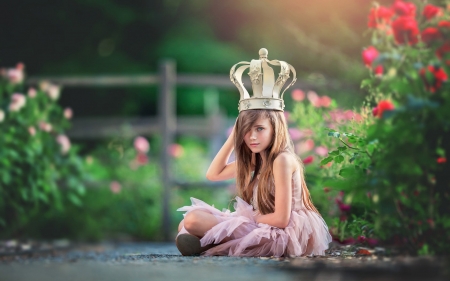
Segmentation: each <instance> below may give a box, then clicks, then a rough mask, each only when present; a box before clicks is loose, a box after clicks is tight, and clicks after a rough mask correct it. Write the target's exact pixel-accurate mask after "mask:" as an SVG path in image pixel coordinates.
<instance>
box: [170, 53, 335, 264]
mask: <svg viewBox="0 0 450 281" xmlns="http://www.w3.org/2000/svg"><path fill="white" fill-rule="evenodd" d="M269 64H271V65H280V66H281V73H280V76H279V78H278V80H280V77H281V80H284V81H282V83H278V80H277V82H275V81H274V78H273V70H272V69H271V68H270V67H269V66H268V65H269ZM255 66H256V67H255ZM284 66H286V67H287V71H286V68H284V69H283V67H284ZM235 67H236V65H235V66H233V68H232V69H231V78H232V81H233V79H234V81H233V82H234V83H235V84H236V85H237V86H238V89H239V90H240V92H241V100H240V102H239V109H240V113H239V116H238V118H237V120H236V124H235V127H234V129H233V131H232V133H231V134H230V136H229V137H228V139H227V140H226V142H225V144H224V145H223V146H222V148H221V149H220V151H219V152H218V153H217V155H216V157H215V158H214V160H213V161H212V163H211V165H210V167H209V169H208V171H207V174H206V177H207V178H208V179H209V180H212V181H222V180H227V179H231V178H236V185H237V190H238V194H239V197H236V204H235V206H234V208H235V212H230V211H229V210H226V211H223V212H222V211H220V210H218V209H216V208H214V207H212V206H210V205H208V204H206V203H205V202H203V201H201V200H198V199H194V198H191V200H192V206H185V207H183V208H180V209H179V211H186V214H185V217H184V219H183V220H182V221H181V222H180V225H179V229H178V231H179V234H178V236H177V239H176V244H177V247H178V249H179V251H180V252H181V254H183V255H185V256H188V255H197V254H203V255H224V256H226V255H228V256H275V257H281V256H287V257H291V256H303V255H324V252H325V250H326V249H328V244H329V243H330V242H331V236H330V234H329V232H328V227H327V225H326V223H325V222H324V220H323V219H322V217H321V216H320V214H319V212H318V211H317V209H316V208H315V207H314V205H313V203H312V201H311V198H310V194H309V191H308V188H307V187H306V183H305V179H304V176H303V165H302V162H301V160H300V158H299V157H298V156H297V155H296V154H295V153H294V152H293V144H292V140H291V139H290V137H289V134H288V128H287V124H286V120H285V117H284V114H283V112H282V110H283V108H284V102H283V100H282V97H283V94H281V98H279V93H280V89H281V87H282V86H283V84H284V83H285V82H286V79H287V77H289V71H292V72H293V73H294V80H293V82H295V70H294V69H293V68H292V66H290V65H289V64H287V63H285V62H282V61H275V60H274V61H269V60H267V50H265V49H261V50H260V60H252V62H251V63H250V68H251V71H250V78H251V80H252V84H253V85H252V86H253V92H254V97H252V98H250V96H249V95H248V93H247V91H246V90H245V88H244V87H243V86H242V82H241V81H240V79H241V77H240V76H241V75H242V72H243V70H245V69H246V68H248V65H247V66H241V67H239V68H238V69H237V70H236V71H235ZM261 70H264V73H262V71H261ZM270 70H272V73H270ZM258 71H260V72H258ZM283 71H284V72H283ZM286 72H287V77H286V76H283V75H285V74H286ZM261 76H262V77H261ZM261 78H263V79H261ZM258 79H259V81H257V80H258ZM261 80H262V81H261ZM263 81H264V82H263ZM261 82H263V83H261ZM293 82H292V83H291V85H292V84H293ZM279 84H281V86H280V85H279ZM267 89H270V91H268V90H267ZM283 93H284V92H283ZM233 149H234V151H235V158H236V160H235V161H233V162H231V163H228V159H229V157H230V155H231V153H232V151H233Z"/></svg>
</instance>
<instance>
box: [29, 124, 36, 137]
mask: <svg viewBox="0 0 450 281" xmlns="http://www.w3.org/2000/svg"><path fill="white" fill-rule="evenodd" d="M28 133H30V135H32V136H34V135H36V128H34V127H33V126H30V127H28Z"/></svg>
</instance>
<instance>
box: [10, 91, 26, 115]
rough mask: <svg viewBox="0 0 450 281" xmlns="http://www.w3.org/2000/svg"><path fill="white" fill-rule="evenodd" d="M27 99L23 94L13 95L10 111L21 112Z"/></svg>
mask: <svg viewBox="0 0 450 281" xmlns="http://www.w3.org/2000/svg"><path fill="white" fill-rule="evenodd" d="M26 101H27V99H26V98H25V96H24V95H22V94H17V93H16V94H13V95H12V96H11V103H10V105H9V110H10V111H19V110H20V109H21V108H22V107H24V106H25V104H26Z"/></svg>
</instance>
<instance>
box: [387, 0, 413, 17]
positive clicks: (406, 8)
mask: <svg viewBox="0 0 450 281" xmlns="http://www.w3.org/2000/svg"><path fill="white" fill-rule="evenodd" d="M391 8H392V9H393V10H394V11H395V13H396V14H397V15H399V16H407V17H415V16H416V5H414V4H413V3H411V2H403V0H395V2H394V4H392V7H391Z"/></svg>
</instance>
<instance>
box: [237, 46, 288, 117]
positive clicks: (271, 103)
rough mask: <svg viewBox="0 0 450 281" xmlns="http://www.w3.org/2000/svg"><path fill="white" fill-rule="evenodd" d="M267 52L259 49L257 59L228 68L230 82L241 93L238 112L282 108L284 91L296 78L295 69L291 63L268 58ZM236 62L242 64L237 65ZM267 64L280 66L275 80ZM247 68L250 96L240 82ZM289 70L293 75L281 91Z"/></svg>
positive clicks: (281, 109)
mask: <svg viewBox="0 0 450 281" xmlns="http://www.w3.org/2000/svg"><path fill="white" fill-rule="evenodd" d="M268 53H269V52H268V51H267V49H265V48H262V49H261V50H259V60H252V61H251V62H247V61H241V62H238V63H237V64H235V65H233V67H232V68H231V70H230V79H231V82H233V83H234V85H236V87H237V88H238V90H239V93H240V94H241V98H240V100H239V105H238V109H239V112H241V111H244V110H248V109H272V110H280V111H283V109H284V101H283V95H284V92H285V91H286V90H287V89H288V88H289V87H291V86H292V85H293V84H294V83H295V81H296V80H297V77H296V73H295V69H294V68H293V67H292V65H290V64H288V63H286V62H284V61H279V60H272V61H270V60H268V59H267V54H268ZM238 64H243V65H242V66H239V67H237V65H238ZM269 65H273V66H280V67H281V70H280V73H279V74H278V79H277V80H276V81H275V74H274V71H273V69H272V67H271V66H269ZM236 68H237V69H236ZM247 68H250V70H249V73H248V75H249V76H250V81H251V82H252V89H253V97H250V95H249V93H248V92H247V90H246V89H245V87H244V84H243V83H242V74H243V73H244V71H245V70H246V69H247ZM291 71H292V74H293V76H294V77H293V79H292V82H291V83H290V84H289V85H288V86H287V87H286V88H285V89H284V90H283V92H281V89H282V88H283V86H284V84H285V83H286V81H287V80H288V78H289V77H290V76H289V74H290V72H291ZM280 92H281V94H280Z"/></svg>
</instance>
